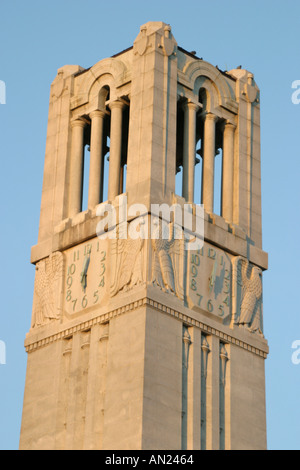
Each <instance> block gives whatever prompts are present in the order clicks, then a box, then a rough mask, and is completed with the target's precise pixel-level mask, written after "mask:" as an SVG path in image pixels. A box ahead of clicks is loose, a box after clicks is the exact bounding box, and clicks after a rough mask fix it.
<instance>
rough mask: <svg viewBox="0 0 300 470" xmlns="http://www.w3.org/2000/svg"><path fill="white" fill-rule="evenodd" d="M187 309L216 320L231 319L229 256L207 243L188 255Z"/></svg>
mask: <svg viewBox="0 0 300 470" xmlns="http://www.w3.org/2000/svg"><path fill="white" fill-rule="evenodd" d="M187 269H188V280H187V282H188V285H187V301H188V306H189V307H190V308H191V309H193V310H199V311H205V312H208V313H210V314H212V315H215V316H217V317H219V318H222V319H225V318H227V317H229V316H230V310H231V300H230V299H231V260H230V257H229V255H228V254H227V253H226V252H225V251H223V250H220V249H219V248H216V247H215V246H213V245H210V244H209V243H204V245H203V247H202V248H201V250H198V251H190V252H189V254H188V268H187Z"/></svg>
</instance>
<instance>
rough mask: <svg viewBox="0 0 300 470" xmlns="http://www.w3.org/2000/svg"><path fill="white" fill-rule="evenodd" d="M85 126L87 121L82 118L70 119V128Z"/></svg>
mask: <svg viewBox="0 0 300 470" xmlns="http://www.w3.org/2000/svg"><path fill="white" fill-rule="evenodd" d="M86 124H87V121H86V120H85V119H83V118H76V119H72V121H71V127H72V128H73V127H85V126H86Z"/></svg>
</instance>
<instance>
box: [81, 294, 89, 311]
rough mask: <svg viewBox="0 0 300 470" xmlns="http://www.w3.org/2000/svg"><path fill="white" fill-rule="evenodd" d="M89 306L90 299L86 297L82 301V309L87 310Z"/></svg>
mask: <svg viewBox="0 0 300 470" xmlns="http://www.w3.org/2000/svg"><path fill="white" fill-rule="evenodd" d="M87 304H88V299H87V296H86V295H84V296H83V298H82V301H81V306H82V308H86V307H87Z"/></svg>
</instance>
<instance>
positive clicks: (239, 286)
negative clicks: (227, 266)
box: [232, 256, 262, 335]
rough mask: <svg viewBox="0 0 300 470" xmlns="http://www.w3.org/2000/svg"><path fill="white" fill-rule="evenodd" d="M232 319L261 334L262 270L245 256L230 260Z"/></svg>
mask: <svg viewBox="0 0 300 470" xmlns="http://www.w3.org/2000/svg"><path fill="white" fill-rule="evenodd" d="M232 288H233V292H232V300H233V312H232V313H233V321H234V323H235V324H237V325H243V326H244V327H246V328H247V329H248V330H249V331H251V332H253V333H254V332H257V333H259V334H261V335H262V318H261V316H262V315H261V304H262V302H261V301H262V271H261V269H260V268H258V267H257V266H253V265H251V264H250V263H249V261H248V260H247V259H246V258H243V257H242V256H237V257H236V258H234V259H233V261H232Z"/></svg>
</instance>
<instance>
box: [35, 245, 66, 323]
mask: <svg viewBox="0 0 300 470" xmlns="http://www.w3.org/2000/svg"><path fill="white" fill-rule="evenodd" d="M62 276H63V254H62V253H61V252H58V251H57V252H55V253H52V254H51V255H50V256H49V258H46V259H43V260H41V261H39V262H38V263H37V264H36V276H35V283H34V302H33V314H32V324H31V327H32V328H34V327H37V326H41V325H44V324H46V323H48V322H49V321H52V320H57V319H58V318H59V317H60V313H61V305H60V302H61V293H62Z"/></svg>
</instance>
